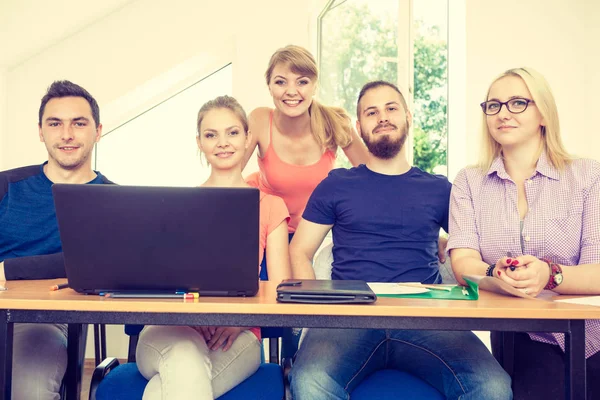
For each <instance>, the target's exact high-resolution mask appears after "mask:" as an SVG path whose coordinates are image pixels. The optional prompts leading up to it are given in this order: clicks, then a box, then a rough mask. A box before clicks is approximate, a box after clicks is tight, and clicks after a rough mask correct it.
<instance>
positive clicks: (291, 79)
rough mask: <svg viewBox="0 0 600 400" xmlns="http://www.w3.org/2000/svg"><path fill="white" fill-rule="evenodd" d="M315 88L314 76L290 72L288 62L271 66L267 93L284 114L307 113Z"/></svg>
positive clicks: (295, 115) (296, 114)
mask: <svg viewBox="0 0 600 400" xmlns="http://www.w3.org/2000/svg"><path fill="white" fill-rule="evenodd" d="M315 89H316V77H309V76H306V75H299V74H297V73H295V72H292V70H291V69H290V67H289V65H288V64H283V63H279V64H277V65H275V68H273V72H272V74H271V79H270V81H269V93H271V96H273V104H274V105H275V107H276V108H277V109H278V110H279V111H280V112H281V113H283V114H284V115H287V116H289V117H297V116H300V115H303V114H304V113H307V112H308V108H309V107H310V105H311V103H312V97H313V96H314V94H315Z"/></svg>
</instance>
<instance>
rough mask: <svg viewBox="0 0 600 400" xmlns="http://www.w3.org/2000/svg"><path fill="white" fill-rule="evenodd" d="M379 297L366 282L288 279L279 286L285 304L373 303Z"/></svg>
mask: <svg viewBox="0 0 600 400" xmlns="http://www.w3.org/2000/svg"><path fill="white" fill-rule="evenodd" d="M376 300H377V295H375V293H374V292H373V291H372V290H371V288H369V285H367V283H366V282H365V281H341V280H319V279H286V280H284V281H282V282H281V283H280V284H279V285H277V301H280V302H283V303H318V304H336V303H352V304H357V303H373V302H375V301H376Z"/></svg>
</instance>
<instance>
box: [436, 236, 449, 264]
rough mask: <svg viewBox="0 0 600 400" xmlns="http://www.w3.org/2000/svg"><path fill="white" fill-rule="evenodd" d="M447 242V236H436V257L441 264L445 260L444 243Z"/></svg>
mask: <svg viewBox="0 0 600 400" xmlns="http://www.w3.org/2000/svg"><path fill="white" fill-rule="evenodd" d="M447 244H448V237H447V236H440V237H439V238H438V259H439V260H440V262H441V263H442V264H443V263H445V262H446V245H447Z"/></svg>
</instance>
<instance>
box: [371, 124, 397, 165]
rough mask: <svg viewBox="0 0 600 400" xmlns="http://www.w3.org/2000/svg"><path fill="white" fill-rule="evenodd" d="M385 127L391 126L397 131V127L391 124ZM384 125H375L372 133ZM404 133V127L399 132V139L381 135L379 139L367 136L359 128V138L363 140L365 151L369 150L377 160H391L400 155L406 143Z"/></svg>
mask: <svg viewBox="0 0 600 400" xmlns="http://www.w3.org/2000/svg"><path fill="white" fill-rule="evenodd" d="M386 125H387V126H392V127H394V128H396V129H398V127H397V126H396V125H392V124H386ZM386 125H377V126H376V127H375V128H374V129H373V132H374V131H376V130H377V129H379V128H381V127H383V126H386ZM406 131H407V127H406V126H404V127H403V128H402V130H401V131H400V137H397V138H391V137H390V135H381V136H380V137H373V136H370V135H368V134H365V132H364V131H363V130H362V128H361V130H360V136H361V137H362V139H363V140H364V142H365V145H366V146H367V149H368V150H369V152H370V153H371V154H373V155H374V156H375V157H377V158H381V159H384V160H389V159H391V158H394V157H396V156H397V155H398V153H400V150H402V147H403V146H404V143H405V142H406V137H407V134H406V133H407V132H406Z"/></svg>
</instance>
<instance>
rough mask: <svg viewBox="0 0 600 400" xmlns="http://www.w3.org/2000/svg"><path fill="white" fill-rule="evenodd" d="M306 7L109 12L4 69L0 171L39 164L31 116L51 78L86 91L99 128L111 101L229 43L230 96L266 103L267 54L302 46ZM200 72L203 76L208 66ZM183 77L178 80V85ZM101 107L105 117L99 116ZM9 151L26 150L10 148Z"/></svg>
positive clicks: (264, 4)
mask: <svg viewBox="0 0 600 400" xmlns="http://www.w3.org/2000/svg"><path fill="white" fill-rule="evenodd" d="M309 4H310V3H308V2H307V3H306V5H304V3H303V2H297V1H292V0H255V1H252V2H246V1H236V0H229V1H221V2H214V1H211V2H206V1H202V2H200V1H196V0H140V1H137V2H133V3H131V4H129V5H127V6H125V7H123V8H122V9H120V10H118V11H117V12H114V13H112V14H109V15H108V16H107V17H105V18H104V19H102V20H100V21H97V22H96V23H94V24H92V25H90V26H88V27H87V28H86V29H84V30H82V31H80V32H79V33H77V34H75V35H72V36H69V37H68V38H66V39H65V40H63V41H61V42H59V43H57V44H55V45H54V46H52V47H50V48H48V49H47V50H46V51H43V52H41V53H39V54H37V55H36V56H35V57H33V58H30V59H28V60H27V61H26V62H25V63H23V64H21V65H18V66H16V67H14V68H12V69H10V70H8V71H7V80H8V87H7V97H8V98H9V99H10V102H9V104H8V110H7V118H6V120H7V130H6V132H12V134H8V133H6V134H5V135H4V143H3V146H2V148H1V149H0V169H7V168H13V167H16V166H20V165H24V164H31V163H39V162H41V161H42V160H44V159H45V157H46V153H45V150H44V147H43V146H42V145H41V144H40V143H39V141H38V139H37V129H36V124H37V117H36V115H37V110H38V108H39V101H40V98H41V97H42V95H43V94H44V91H45V88H46V87H47V86H48V85H49V84H50V83H51V82H52V81H53V80H55V79H69V80H72V81H74V82H76V83H79V84H80V85H82V86H83V87H85V88H86V89H88V90H89V91H90V92H91V93H92V94H93V95H94V97H96V99H97V100H98V102H99V104H100V105H101V119H102V120H103V122H104V123H105V130H106V129H109V128H111V125H114V124H115V123H117V121H118V120H119V117H120V116H119V115H116V114H118V112H117V111H115V110H114V108H111V107H110V105H111V102H113V101H116V100H117V99H119V98H120V97H121V96H123V95H126V94H131V93H132V92H134V93H135V92H136V89H137V88H138V87H139V86H141V85H143V84H144V83H146V82H148V81H150V80H152V79H153V78H155V77H156V76H158V75H161V74H165V73H168V72H169V71H170V70H172V69H173V68H175V67H177V66H179V65H181V64H185V62H187V61H189V60H190V59H193V58H194V57H196V58H198V57H202V55H206V54H208V55H215V54H216V55H218V54H220V50H221V48H222V46H223V44H226V45H228V44H230V43H232V46H229V48H233V52H232V54H231V57H229V58H230V60H229V61H233V63H234V78H233V84H234V89H233V90H234V95H235V96H237V97H238V99H239V100H240V102H241V103H242V104H243V105H244V106H245V108H246V109H247V110H248V111H249V110H251V109H252V108H253V107H255V106H257V105H260V104H268V103H269V102H270V99H269V97H268V92H267V90H266V85H265V83H264V80H263V77H262V76H263V73H264V70H265V69H266V64H267V62H268V59H269V56H270V55H271V54H272V53H273V51H274V50H275V49H276V48H278V47H281V46H284V45H286V44H288V43H297V44H300V45H303V46H307V47H310V43H309V18H308V17H309V15H310V12H311V11H310V10H309V6H308V5H309ZM226 47H227V46H226ZM213 64H214V63H213ZM206 69H207V71H206V72H208V71H209V70H210V68H209V66H206ZM200 72H203V71H198V74H199V73H200ZM188 79H189V77H183V78H182V79H181V80H182V83H181V84H182V85H183V84H185V83H186V82H185V81H186V80H188ZM161 95H163V93H155V95H154V96H148V94H147V93H146V94H145V96H146V97H145V98H137V99H136V98H135V96H134V98H132V99H131V100H132V101H133V102H134V103H139V104H133V105H130V108H131V109H136V108H139V107H140V106H142V103H144V102H151V101H152V100H156V99H158V98H160V97H161ZM153 97H156V99H154V98H153ZM199 106H200V105H199ZM105 108H106V109H107V110H109V111H111V113H110V114H112V115H108V114H107V115H105V111H106V110H105ZM127 111H131V110H129V109H128V110H127ZM121 117H122V116H121ZM107 125H108V126H107ZM15 132H18V134H15ZM16 148H21V149H27V151H18V152H17V151H14V149H16Z"/></svg>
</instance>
